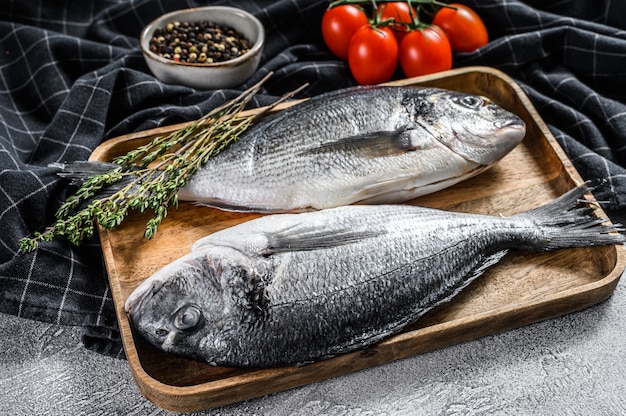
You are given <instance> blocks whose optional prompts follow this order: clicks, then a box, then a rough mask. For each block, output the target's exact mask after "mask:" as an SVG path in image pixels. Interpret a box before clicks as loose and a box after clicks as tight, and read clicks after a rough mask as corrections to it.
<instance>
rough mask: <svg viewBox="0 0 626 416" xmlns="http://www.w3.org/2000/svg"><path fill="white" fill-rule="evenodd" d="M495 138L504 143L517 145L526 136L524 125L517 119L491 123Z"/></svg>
mask: <svg viewBox="0 0 626 416" xmlns="http://www.w3.org/2000/svg"><path fill="white" fill-rule="evenodd" d="M493 125H494V126H495V128H496V132H495V137H496V138H498V139H499V140H502V141H505V142H514V143H515V144H517V143H519V142H520V141H521V140H522V138H524V136H525V135H526V123H524V121H522V120H521V119H519V118H511V119H508V120H498V121H495V122H494V123H493Z"/></svg>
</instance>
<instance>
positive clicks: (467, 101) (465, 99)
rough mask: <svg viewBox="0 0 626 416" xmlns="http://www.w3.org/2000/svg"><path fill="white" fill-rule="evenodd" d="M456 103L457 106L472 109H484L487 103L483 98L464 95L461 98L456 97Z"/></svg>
mask: <svg viewBox="0 0 626 416" xmlns="http://www.w3.org/2000/svg"><path fill="white" fill-rule="evenodd" d="M454 101H455V102H456V103H457V104H460V105H462V106H463V107H467V108H470V109H477V108H479V107H482V106H483V104H484V103H485V100H483V99H482V97H478V96H476V95H463V96H461V97H456V99H455V100H454Z"/></svg>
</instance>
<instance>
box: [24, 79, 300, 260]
mask: <svg viewBox="0 0 626 416" xmlns="http://www.w3.org/2000/svg"><path fill="white" fill-rule="evenodd" d="M270 76H271V73H270V74H268V75H267V76H266V77H264V78H263V79H262V80H261V81H259V82H258V83H257V84H255V85H254V86H252V87H250V88H249V89H248V90H246V91H244V92H243V93H241V95H239V96H238V97H237V98H235V99H233V100H231V101H229V102H227V103H225V104H224V105H222V106H220V107H218V108H216V109H214V110H212V111H211V112H209V113H208V114H207V115H205V116H204V117H202V118H200V119H199V120H197V121H195V122H193V123H190V124H188V125H186V126H185V127H183V128H181V129H179V130H176V131H174V132H172V133H170V134H167V135H163V136H158V137H156V138H154V139H153V140H152V141H151V142H150V143H148V144H146V145H143V146H139V147H137V148H136V149H134V150H131V151H129V152H128V153H127V154H125V155H123V156H120V157H117V158H115V159H114V160H113V164H114V165H115V166H114V167H112V168H111V169H110V170H108V171H106V172H104V173H100V174H96V175H93V176H90V177H88V178H87V179H86V180H85V181H84V182H83V183H82V185H81V186H80V188H79V189H78V190H77V191H76V193H75V194H74V195H72V196H70V197H68V198H67V199H66V200H65V202H64V203H63V204H62V205H61V206H60V207H59V209H58V211H57V212H56V222H55V223H54V225H53V226H51V227H48V228H47V229H46V230H45V231H43V232H35V233H33V235H32V237H25V238H23V239H21V240H20V243H19V244H20V249H21V250H22V251H24V252H30V251H33V250H34V249H36V248H37V246H38V244H39V243H40V242H44V241H51V240H53V239H54V238H55V237H65V238H66V239H67V240H68V241H70V242H71V243H73V244H75V245H79V244H80V243H81V242H82V241H83V240H84V239H85V238H88V237H91V236H93V235H94V233H95V230H96V224H99V225H100V226H101V227H103V228H107V229H113V228H115V227H117V226H119V225H120V224H121V223H122V222H123V221H124V219H125V218H126V216H127V215H128V213H129V212H130V211H138V212H146V211H152V214H153V216H152V218H150V219H149V220H148V222H147V223H146V229H145V232H144V236H145V238H148V239H150V238H152V237H153V236H154V235H155V233H156V231H157V228H158V227H159V225H160V224H161V222H162V221H163V220H164V219H165V217H166V216H167V210H168V208H169V207H170V206H177V204H178V197H177V193H178V190H179V189H180V188H182V187H183V186H184V185H185V183H186V182H187V180H188V179H189V178H190V177H191V176H193V175H194V174H195V173H196V172H197V171H198V169H199V168H200V167H202V166H203V165H204V164H205V163H206V162H207V160H208V159H209V158H210V157H213V156H215V155H216V154H218V153H219V152H221V151H222V150H223V149H224V148H226V147H227V146H228V145H229V144H231V143H232V142H234V141H235V140H237V139H238V138H239V136H240V135H241V134H242V133H243V132H244V131H245V130H246V129H247V128H248V127H249V126H250V125H251V124H252V123H253V122H254V121H255V120H256V119H258V118H259V117H261V116H263V115H265V114H266V113H267V112H269V111H270V110H272V109H274V108H275V107H276V106H277V105H278V104H280V103H281V102H284V101H285V100H288V99H290V98H291V97H293V96H294V95H295V94H297V93H298V92H299V91H301V90H302V89H303V88H304V87H306V85H303V86H301V87H300V88H298V89H296V90H294V91H292V92H289V93H287V94H285V95H283V96H282V97H281V98H279V99H278V100H276V101H275V102H274V103H273V104H271V105H270V106H268V107H265V108H264V109H263V110H261V111H260V112H257V113H255V114H251V115H242V114H241V112H242V110H243V109H244V108H245V106H246V105H247V104H248V103H249V102H250V100H251V99H252V98H253V97H254V95H255V94H256V93H257V92H258V91H259V90H260V88H261V86H262V85H263V83H264V82H265V81H266V80H267V79H268V78H269V77H270ZM86 163H90V162H86ZM114 184H115V185H117V186H118V187H119V188H120V189H118V190H115V192H111V191H109V192H107V190H108V189H107V188H109V187H110V186H111V185H114ZM119 185H121V186H119Z"/></svg>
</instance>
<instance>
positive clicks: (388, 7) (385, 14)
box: [378, 1, 417, 43]
mask: <svg viewBox="0 0 626 416" xmlns="http://www.w3.org/2000/svg"><path fill="white" fill-rule="evenodd" d="M381 8H382V14H381V19H382V20H385V19H394V20H395V21H396V22H401V23H409V24H410V23H412V22H413V19H412V17H411V16H416V15H417V12H416V11H415V8H414V7H411V12H409V5H408V4H407V3H406V2H403V1H399V2H393V3H383V4H381V5H380V6H378V11H380V10H381ZM411 13H413V15H411ZM392 27H393V30H394V31H395V32H396V38H397V39H398V43H399V42H401V41H402V38H403V37H404V36H405V35H406V34H407V33H408V32H409V29H408V28H407V27H406V26H405V25H393V26H392Z"/></svg>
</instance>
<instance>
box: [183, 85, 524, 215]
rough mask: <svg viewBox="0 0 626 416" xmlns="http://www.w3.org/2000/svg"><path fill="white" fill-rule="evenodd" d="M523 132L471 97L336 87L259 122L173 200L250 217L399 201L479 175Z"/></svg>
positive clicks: (512, 118)
mask: <svg viewBox="0 0 626 416" xmlns="http://www.w3.org/2000/svg"><path fill="white" fill-rule="evenodd" d="M525 131H526V126H525V123H524V122H523V120H521V119H520V118H519V117H518V116H517V115H515V114H512V113H511V112H509V111H506V110H504V109H503V108H501V107H499V106H498V105H496V104H494V103H493V102H491V101H490V100H488V99H487V98H484V97H480V96H476V95H471V94H464V93H460V92H455V91H448V90H442V89H437V88H417V87H391V86H389V87H382V86H374V87H359V88H349V89H343V90H339V91H334V92H330V93H327V94H322V95H320V96H317V97H314V98H311V99H310V100H307V101H305V102H303V103H300V104H296V105H294V106H292V107H289V108H287V109H286V110H284V111H281V112H279V113H277V114H275V115H272V116H270V117H268V118H265V119H263V120H261V121H260V122H258V123H257V124H256V125H254V126H252V127H251V128H249V129H248V130H247V131H246V132H245V133H244V134H243V135H242V136H241V138H240V139H239V140H238V141H237V142H236V143H233V144H232V145H230V146H229V147H228V148H227V149H225V150H224V151H222V152H221V153H220V154H218V155H216V156H215V157H213V158H211V159H209V160H208V162H207V163H206V165H205V166H203V167H202V168H201V169H200V170H199V171H198V172H197V173H196V174H195V175H194V176H193V177H192V178H190V180H189V181H188V182H187V184H186V185H185V186H184V187H183V188H182V189H181V190H180V191H179V194H178V196H179V199H180V200H186V201H197V202H199V203H201V204H204V205H208V206H213V207H217V208H220V209H225V210H233V211H257V212H298V211H307V210H316V209H324V208H330V207H336V206H341V205H348V204H353V203H365V204H374V203H397V202H403V201H407V200H410V199H413V198H416V197H418V196H420V195H424V194H427V193H431V192H435V191H437V190H440V189H443V188H446V187H448V186H451V185H453V184H455V183H458V182H460V181H462V180H465V179H468V178H470V177H472V176H474V175H476V174H478V173H480V172H482V171H484V170H485V169H487V168H488V167H490V166H492V165H493V164H494V163H496V162H497V161H498V160H500V159H501V158H502V157H504V156H505V155H506V154H508V153H509V152H510V151H511V150H512V149H513V148H514V147H515V146H517V145H518V144H519V143H520V141H521V140H522V139H523V137H524V134H525Z"/></svg>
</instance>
